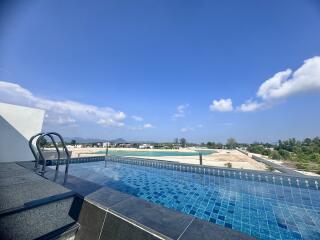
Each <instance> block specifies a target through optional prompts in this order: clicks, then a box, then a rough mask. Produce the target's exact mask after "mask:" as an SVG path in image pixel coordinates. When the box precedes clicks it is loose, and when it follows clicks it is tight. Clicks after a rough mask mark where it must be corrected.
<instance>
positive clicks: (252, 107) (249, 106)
mask: <svg viewBox="0 0 320 240" xmlns="http://www.w3.org/2000/svg"><path fill="white" fill-rule="evenodd" d="M262 107H264V103H258V102H256V101H250V100H249V101H247V102H246V103H243V104H241V105H240V106H239V107H238V108H237V110H238V111H240V112H253V111H256V110H258V109H261V108H262Z"/></svg>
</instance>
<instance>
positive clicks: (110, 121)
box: [0, 81, 126, 127]
mask: <svg viewBox="0 0 320 240" xmlns="http://www.w3.org/2000/svg"><path fill="white" fill-rule="evenodd" d="M0 101H2V102H6V103H11V104H18V105H23V106H29V107H35V108H40V109H44V110H46V118H45V120H46V122H48V123H50V124H57V125H61V124H64V125H70V124H72V125H74V124H76V123H77V122H79V121H86V122H93V123H98V124H101V125H103V126H118V127H121V126H123V125H124V123H123V121H124V119H125V118H126V115H125V113H124V112H121V111H116V110H114V109H112V108H110V107H97V106H94V105H89V104H84V103H80V102H75V101H69V100H64V101H54V100H50V99H47V98H43V97H38V96H35V95H34V94H32V93H31V92H30V91H29V90H27V89H25V88H23V87H21V86H20V85H18V84H15V83H10V82H4V81H0Z"/></svg>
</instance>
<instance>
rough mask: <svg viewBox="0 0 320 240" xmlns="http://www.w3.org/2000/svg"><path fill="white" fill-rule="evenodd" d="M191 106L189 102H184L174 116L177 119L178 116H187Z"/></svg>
mask: <svg viewBox="0 0 320 240" xmlns="http://www.w3.org/2000/svg"><path fill="white" fill-rule="evenodd" d="M188 108H189V104H182V105H179V106H178V107H177V111H176V113H175V114H173V116H172V118H173V119H177V118H183V117H185V116H186V111H187V109H188Z"/></svg>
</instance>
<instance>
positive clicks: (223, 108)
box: [209, 98, 233, 112]
mask: <svg viewBox="0 0 320 240" xmlns="http://www.w3.org/2000/svg"><path fill="white" fill-rule="evenodd" d="M209 108H210V110H211V111H218V112H231V111H232V110H233V106H232V100H231V99H230V98H227V99H223V98H222V99H220V100H213V102H212V104H211V105H210V106H209Z"/></svg>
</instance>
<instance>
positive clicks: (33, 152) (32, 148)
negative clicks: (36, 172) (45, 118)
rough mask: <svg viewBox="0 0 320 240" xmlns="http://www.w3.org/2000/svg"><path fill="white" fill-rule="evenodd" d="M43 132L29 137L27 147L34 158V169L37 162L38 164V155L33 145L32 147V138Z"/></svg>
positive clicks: (36, 167) (36, 166)
mask: <svg viewBox="0 0 320 240" xmlns="http://www.w3.org/2000/svg"><path fill="white" fill-rule="evenodd" d="M42 134H43V133H38V134H36V135H33V136H32V137H31V138H30V139H29V148H30V150H31V152H32V154H33V156H34V159H35V164H34V168H35V169H38V164H39V155H38V154H37V153H36V151H35V149H34V147H33V143H32V142H33V140H34V139H35V138H36V137H38V136H41V135H42Z"/></svg>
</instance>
